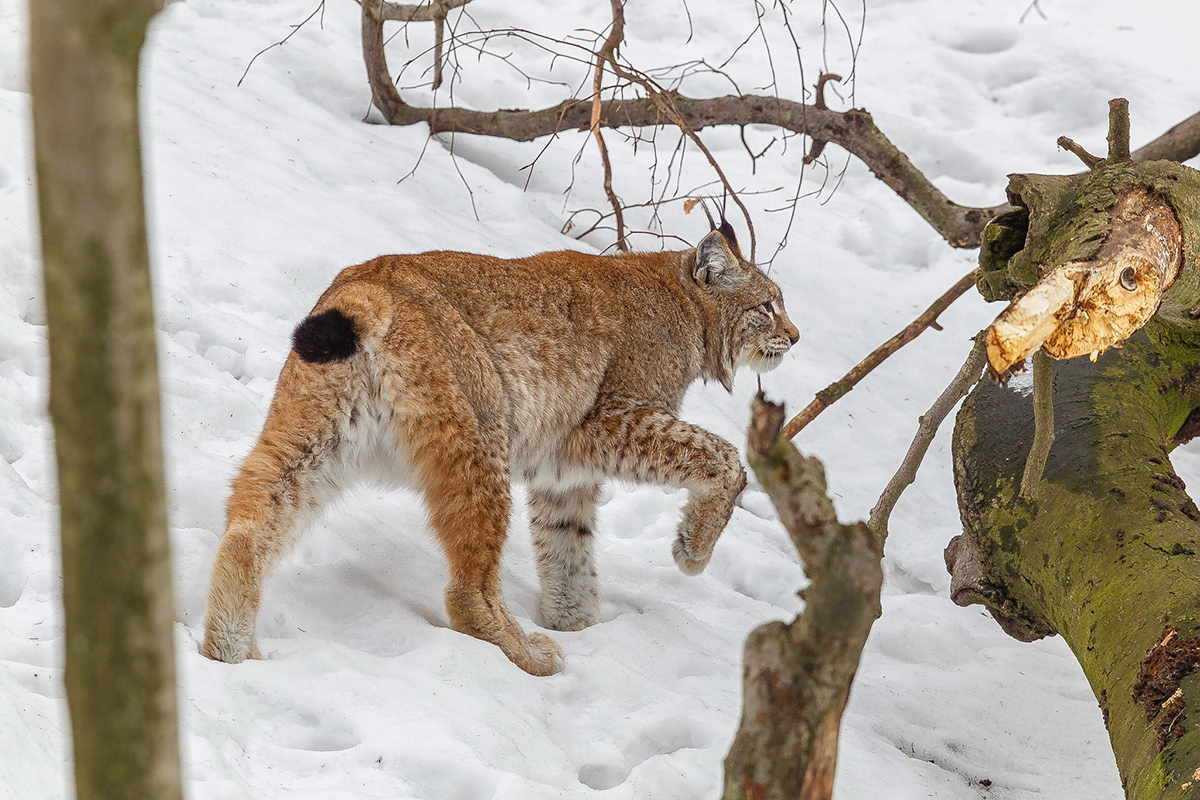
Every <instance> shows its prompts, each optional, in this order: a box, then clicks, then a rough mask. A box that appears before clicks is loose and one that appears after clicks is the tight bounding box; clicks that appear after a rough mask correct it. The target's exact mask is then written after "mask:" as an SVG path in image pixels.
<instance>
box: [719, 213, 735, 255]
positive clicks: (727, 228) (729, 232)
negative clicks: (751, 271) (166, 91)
mask: <svg viewBox="0 0 1200 800" xmlns="http://www.w3.org/2000/svg"><path fill="white" fill-rule="evenodd" d="M717 230H718V231H720V232H721V235H722V236H724V237H725V241H727V242H729V246H730V247H735V248H736V247H737V246H738V243H737V235H736V234H735V233H734V232H733V226H732V225H730V224H729V220H727V219H725V217H721V227H719V228H717ZM739 249H740V248H739Z"/></svg>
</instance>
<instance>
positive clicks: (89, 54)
mask: <svg viewBox="0 0 1200 800" xmlns="http://www.w3.org/2000/svg"><path fill="white" fill-rule="evenodd" d="M160 7H161V2H157V1H156V0H140V1H138V2H129V1H128V0H31V2H30V37H31V41H30V48H29V59H30V83H31V87H32V95H33V120H34V150H35V157H36V162H37V163H36V166H37V178H38V207H39V213H40V223H41V240H42V259H43V272H44V279H45V290H46V314H47V320H48V328H49V340H50V414H51V418H52V421H53V424H54V435H55V455H56V458H57V467H58V491H59V503H60V526H61V537H62V562H63V602H64V607H65V622H66V637H65V640H66V653H65V658H66V678H65V681H66V690H67V704H68V707H69V710H70V716H71V729H72V735H73V743H74V754H75V789H76V793H77V796H78V797H80V798H96V799H97V800H100V798H103V799H104V800H113V799H114V798H139V799H141V798H155V800H171V798H179V797H181V791H180V766H179V749H178V744H177V731H176V711H175V666H174V653H173V644H172V620H173V618H174V612H173V596H172V592H171V574H170V565H169V561H168V541H167V529H166V513H165V503H164V489H163V467H162V445H161V431H160V416H159V397H158V374H157V362H156V352H155V342H154V320H153V311H152V307H151V294H150V275H149V262H148V255H147V245H146V230H145V218H144V209H143V196H142V168H141V157H140V149H139V138H138V102H137V94H138V91H137V79H138V58H139V52H140V50H141V45H142V41H143V38H144V36H145V32H146V27H147V25H148V23H149V21H150V19H151V18H152V17H153V15H154V14H155V13H156V12H157V11H158V10H159V8H160Z"/></svg>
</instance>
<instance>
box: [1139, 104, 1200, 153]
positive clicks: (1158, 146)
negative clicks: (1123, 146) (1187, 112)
mask: <svg viewBox="0 0 1200 800" xmlns="http://www.w3.org/2000/svg"><path fill="white" fill-rule="evenodd" d="M1197 155H1200V114H1193V115H1192V116H1190V117H1188V118H1187V119H1185V120H1184V121H1183V122H1181V123H1179V124H1178V125H1176V126H1174V127H1172V128H1171V129H1170V130H1169V131H1167V132H1166V133H1164V134H1163V135H1162V136H1159V137H1158V138H1157V139H1155V140H1154V141H1152V142H1150V143H1149V144H1147V145H1146V146H1145V147H1140V148H1138V149H1137V150H1134V151H1133V154H1132V158H1133V160H1134V161H1158V160H1164V161H1187V160H1188V159H1189V158H1195V157H1196V156H1197Z"/></svg>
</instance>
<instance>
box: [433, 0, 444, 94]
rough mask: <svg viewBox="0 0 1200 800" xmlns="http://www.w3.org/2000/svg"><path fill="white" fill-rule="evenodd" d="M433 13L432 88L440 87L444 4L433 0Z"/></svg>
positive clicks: (439, 0) (438, 0)
mask: <svg viewBox="0 0 1200 800" xmlns="http://www.w3.org/2000/svg"><path fill="white" fill-rule="evenodd" d="M433 4H434V7H435V11H434V15H433V88H434V89H440V88H442V45H443V43H444V41H445V38H446V6H445V4H444V3H443V2H441V0H434V3H433Z"/></svg>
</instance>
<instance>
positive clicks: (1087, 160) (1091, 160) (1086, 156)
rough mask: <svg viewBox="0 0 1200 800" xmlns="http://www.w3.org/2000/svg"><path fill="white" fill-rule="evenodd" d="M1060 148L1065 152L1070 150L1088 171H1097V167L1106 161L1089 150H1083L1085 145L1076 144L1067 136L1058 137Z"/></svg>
mask: <svg viewBox="0 0 1200 800" xmlns="http://www.w3.org/2000/svg"><path fill="white" fill-rule="evenodd" d="M1058 146H1059V147H1061V148H1062V149H1063V150H1068V151H1070V152H1072V153H1074V154H1075V155H1076V156H1078V158H1079V160H1080V161H1082V162H1083V165H1084V166H1085V167H1087V168H1088V169H1095V167H1096V165H1097V164H1099V163H1100V162H1101V161H1103V160H1104V159H1103V158H1101V157H1100V156H1094V155H1092V154H1091V153H1089V152H1088V151H1087V150H1084V149H1083V145H1081V144H1079V143H1078V142H1076V141H1075V140H1074V139H1068V138H1067V137H1066V136H1060V137H1058Z"/></svg>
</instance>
